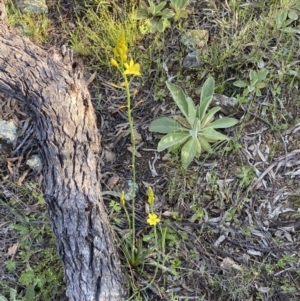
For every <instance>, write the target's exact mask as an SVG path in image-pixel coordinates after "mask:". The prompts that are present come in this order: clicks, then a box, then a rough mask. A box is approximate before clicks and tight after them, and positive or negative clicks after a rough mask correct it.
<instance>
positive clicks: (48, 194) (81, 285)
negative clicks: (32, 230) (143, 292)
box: [0, 0, 125, 301]
mask: <svg viewBox="0 0 300 301" xmlns="http://www.w3.org/2000/svg"><path fill="white" fill-rule="evenodd" d="M5 22H6V17H5V10H4V3H3V0H0V92H1V93H3V94H4V95H7V96H10V97H14V98H16V99H18V100H19V101H21V102H22V103H24V104H25V107H26V108H27V111H28V113H30V114H31V116H32V118H33V119H34V121H35V123H36V136H37V139H38V141H39V147H40V151H41V154H42V160H43V164H44V168H43V178H44V180H43V192H44V196H45V199H46V203H47V207H48V212H49V216H50V220H51V223H52V227H53V231H54V234H55V237H56V242H57V247H58V251H59V254H60V257H61V259H62V262H63V265H64V270H65V282H66V285H67V296H68V297H69V299H70V300H71V301H75V300H76V301H100V300H101V301H104V300H105V301H110V300H123V298H124V296H125V289H124V276H123V274H122V272H121V268H120V262H119V260H118V256H117V252H116V247H115V241H114V236H113V234H112V231H111V228H110V226H109V222H108V218H107V214H106V211H105V207H104V205H103V200H102V197H101V187H100V168H99V157H100V135H99V131H98V129H97V126H96V117H95V114H94V111H93V107H92V104H91V101H90V95H89V92H88V90H87V87H86V85H85V83H84V80H83V79H82V70H80V67H79V65H77V64H76V63H75V62H73V61H72V58H71V57H70V55H69V52H67V53H66V55H65V56H63V55H61V54H60V53H59V52H56V51H52V52H51V53H49V52H46V51H44V50H43V49H41V48H40V47H38V46H36V45H34V44H33V43H31V42H30V41H29V40H27V39H26V38H22V37H19V36H17V35H15V34H13V33H11V32H9V30H8V29H7V27H5V25H6V23H5Z"/></svg>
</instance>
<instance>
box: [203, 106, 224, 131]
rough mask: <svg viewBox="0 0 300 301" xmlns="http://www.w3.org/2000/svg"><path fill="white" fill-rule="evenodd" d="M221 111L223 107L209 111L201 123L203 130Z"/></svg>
mask: <svg viewBox="0 0 300 301" xmlns="http://www.w3.org/2000/svg"><path fill="white" fill-rule="evenodd" d="M220 110H221V107H214V108H212V109H210V110H209V111H208V113H207V114H206V115H205V116H204V118H203V120H202V122H201V128H203V127H205V126H206V125H207V124H209V123H210V122H212V121H213V120H214V117H215V114H216V113H217V112H219V111H220Z"/></svg>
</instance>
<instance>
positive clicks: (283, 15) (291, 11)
mask: <svg viewBox="0 0 300 301" xmlns="http://www.w3.org/2000/svg"><path fill="white" fill-rule="evenodd" d="M299 11H300V4H296V3H295V4H293V5H291V6H290V7H286V8H282V9H281V10H280V11H279V12H278V13H277V14H276V16H275V25H276V29H278V30H280V31H283V32H291V33H297V32H299V31H298V30H297V29H294V28H292V27H291V26H290V25H292V23H293V22H295V21H297V20H298V19H299Z"/></svg>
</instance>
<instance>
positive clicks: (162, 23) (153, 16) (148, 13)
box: [137, 0, 175, 33]
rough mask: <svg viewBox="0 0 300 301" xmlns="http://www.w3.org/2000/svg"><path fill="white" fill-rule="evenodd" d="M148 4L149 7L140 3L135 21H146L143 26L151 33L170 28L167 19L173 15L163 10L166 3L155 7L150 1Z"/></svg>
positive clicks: (169, 11)
mask: <svg viewBox="0 0 300 301" xmlns="http://www.w3.org/2000/svg"><path fill="white" fill-rule="evenodd" d="M148 4H149V6H147V4H146V3H145V2H143V1H142V2H141V4H140V7H139V10H138V12H137V19H138V20H146V23H145V25H146V27H147V28H148V30H149V31H150V32H151V33H154V32H156V31H158V32H164V30H165V29H166V28H168V27H169V26H170V21H169V19H171V18H173V17H174V15H175V13H174V12H173V11H172V10H170V9H169V8H165V6H166V4H167V1H162V2H160V3H159V4H158V5H155V4H154V2H153V1H152V0H148Z"/></svg>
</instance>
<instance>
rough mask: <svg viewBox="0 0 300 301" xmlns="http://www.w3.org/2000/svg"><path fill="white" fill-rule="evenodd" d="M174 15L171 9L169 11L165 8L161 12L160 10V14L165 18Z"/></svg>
mask: <svg viewBox="0 0 300 301" xmlns="http://www.w3.org/2000/svg"><path fill="white" fill-rule="evenodd" d="M174 15H175V13H174V12H173V11H171V10H170V9H168V8H165V9H164V10H163V11H162V12H161V16H162V17H163V18H165V19H171V18H173V17H174Z"/></svg>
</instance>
